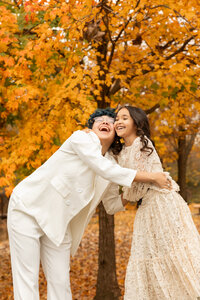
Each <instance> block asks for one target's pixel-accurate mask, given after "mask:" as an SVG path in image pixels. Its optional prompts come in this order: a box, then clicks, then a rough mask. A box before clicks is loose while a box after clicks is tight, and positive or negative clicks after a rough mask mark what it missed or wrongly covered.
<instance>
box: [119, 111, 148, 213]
mask: <svg viewBox="0 0 200 300" xmlns="http://www.w3.org/2000/svg"><path fill="white" fill-rule="evenodd" d="M122 108H126V109H127V110H128V112H129V114H130V116H131V118H132V119H133V122H134V124H135V127H136V135H137V136H139V137H140V140H141V142H142V148H141V149H140V151H144V152H147V153H148V155H151V153H152V152H153V148H152V147H150V146H148V140H147V138H148V139H149V140H151V132H150V126H149V120H148V118H147V115H146V113H145V112H144V110H142V109H141V108H138V107H135V106H129V105H128V106H127V105H126V106H122V107H120V108H119V109H118V111H117V113H118V112H119V111H120V110H121V109H122ZM151 142H152V144H153V145H154V142H153V141H152V140H151ZM141 204H142V198H141V199H140V200H139V201H137V208H138V207H139V206H140V205H141Z"/></svg>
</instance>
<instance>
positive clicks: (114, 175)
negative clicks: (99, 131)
mask: <svg viewBox="0 0 200 300" xmlns="http://www.w3.org/2000/svg"><path fill="white" fill-rule="evenodd" d="M70 142H71V146H72V148H73V150H74V152H75V153H76V154H77V155H78V156H79V158H80V159H81V160H83V161H84V162H85V163H86V164H87V165H88V166H89V167H90V168H91V169H92V170H93V171H94V172H95V173H96V174H98V175H100V176H101V177H103V178H105V179H107V180H109V181H111V182H114V183H117V184H119V185H123V186H128V187H131V184H132V182H133V181H136V182H150V183H154V184H157V185H158V186H159V187H161V188H168V180H167V177H166V175H165V174H164V173H161V172H159V173H148V172H137V171H136V170H132V169H127V168H122V167H120V166H119V165H118V164H117V163H116V162H113V161H110V160H109V159H107V158H106V157H104V156H103V155H102V153H101V146H100V141H99V138H98V137H97V135H96V134H95V133H93V132H90V133H89V134H88V133H85V132H83V131H76V132H75V133H74V134H73V135H72V136H71V138H70Z"/></svg>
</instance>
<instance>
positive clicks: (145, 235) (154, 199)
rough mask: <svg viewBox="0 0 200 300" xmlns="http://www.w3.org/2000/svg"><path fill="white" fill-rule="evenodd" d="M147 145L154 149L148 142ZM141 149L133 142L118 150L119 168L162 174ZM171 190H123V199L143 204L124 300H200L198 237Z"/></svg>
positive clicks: (154, 155)
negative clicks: (140, 200) (119, 151)
mask: <svg viewBox="0 0 200 300" xmlns="http://www.w3.org/2000/svg"><path fill="white" fill-rule="evenodd" d="M148 145H150V146H151V147H152V148H153V145H152V143H151V142H150V141H149V144H148ZM141 147H142V143H141V141H140V138H139V137H138V138H136V139H135V141H134V142H133V144H132V145H131V146H129V147H124V148H123V149H122V151H121V153H120V155H119V157H118V162H119V164H120V165H121V166H123V167H128V168H133V169H137V170H140V171H149V172H159V171H162V170H163V169H162V165H161V162H160V159H159V157H158V155H157V153H156V151H155V149H154V151H153V153H152V154H151V155H149V156H148V155H147V153H145V152H141V151H140V149H141ZM168 176H169V174H168ZM169 177H170V176H169ZM170 178H171V177H170ZM172 186H173V188H172V190H171V191H169V190H166V189H160V188H158V187H156V186H153V185H151V184H143V183H133V184H132V187H131V188H123V191H124V198H125V199H127V200H129V201H133V202H136V201H138V200H139V199H140V198H143V200H142V204H141V205H140V206H139V208H138V210H137V213H136V216H135V221H134V230H133V239H132V246H131V254H130V258H129V262H128V266H127V271H126V279H125V295H124V299H125V300H167V299H170V300H193V299H194V300H196V299H200V298H198V297H200V235H199V233H198V231H197V229H196V227H195V225H194V223H193V220H192V217H191V213H190V210H189V208H188V206H187V204H186V202H185V201H184V200H183V198H182V197H181V196H180V195H179V194H178V190H179V187H178V185H177V184H176V183H175V181H173V180H172Z"/></svg>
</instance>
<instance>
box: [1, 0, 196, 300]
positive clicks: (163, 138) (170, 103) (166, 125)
mask: <svg viewBox="0 0 200 300" xmlns="http://www.w3.org/2000/svg"><path fill="white" fill-rule="evenodd" d="M199 12H200V4H199V3H198V1H195V0H193V1H186V0H185V1H184V0H183V1H174V0H171V1H169V0H168V1H162V0H160V1H149V0H148V1H147V0H143V1H140V0H137V1H132V0H125V1H119V0H117V1H112V0H110V1H106V0H103V1H94V0H84V1H81V0H80V1H79V0H77V1H75V0H71V1H64V0H60V1H56V0H49V1H48V2H47V1H43V0H40V1H39V0H34V1H17V0H15V1H12V0H7V1H0V24H1V28H0V40H1V44H0V87H1V92H0V118H1V119H0V124H1V129H0V130H1V140H0V150H1V161H0V175H1V177H0V186H1V187H2V188H5V192H6V194H7V196H8V195H9V194H10V193H11V191H12V189H13V187H14V186H15V185H16V184H17V183H18V182H19V181H20V180H21V179H22V178H24V177H25V176H27V175H29V174H30V173H31V172H32V171H33V170H34V169H35V168H37V167H39V166H40V165H41V164H42V163H43V162H44V161H45V160H46V159H47V158H48V157H49V156H50V155H51V154H52V153H53V152H55V150H56V149H57V148H58V147H59V146H60V145H61V144H62V142H63V141H64V140H65V139H66V138H68V137H69V136H70V135H71V133H72V132H73V131H74V130H77V129H81V128H83V127H84V125H85V123H86V120H87V118H88V116H89V114H90V113H91V112H93V110H94V109H96V108H97V107H99V108H105V107H108V106H111V107H117V105H118V104H119V103H120V104H121V105H123V104H124V103H130V104H131V105H135V106H139V107H141V108H143V109H144V110H146V112H147V113H148V115H149V118H150V122H151V124H152V133H153V138H154V140H155V143H156V147H157V149H158V151H159V154H160V156H161V158H162V160H163V163H164V166H165V167H166V168H170V167H172V166H173V163H174V162H177V171H175V172H174V171H173V170H174V169H172V172H174V175H175V176H176V179H177V181H178V183H179V184H180V188H181V191H180V192H181V194H182V195H183V196H184V198H185V199H186V200H187V184H186V182H187V174H191V169H190V168H189V172H188V173H187V163H188V158H189V155H190V153H191V151H192V153H193V157H196V156H197V155H198V151H199V143H197V142H195V141H197V139H196V137H197V135H198V132H199V125H200V121H199V120H200V117H199V113H200V101H199V97H200V89H199V42H200V41H199V38H200V32H199V27H200V18H199V14H200V13H199ZM190 157H192V156H190ZM195 166H196V165H195ZM192 171H193V172H192V174H193V176H192V178H195V176H196V175H198V170H197V169H196V168H195V169H194V170H192ZM188 178H190V177H188ZM193 180H194V179H193ZM193 182H194V181H193ZM192 184H193V183H192ZM195 184H196V183H195ZM197 184H198V183H197ZM99 216H100V218H99V223H100V226H99V228H100V234H99V271H98V280H97V292H96V297H95V299H96V300H97V299H104V300H106V299H109V300H110V299H118V298H119V295H120V290H119V287H118V283H117V278H116V270H115V244H114V217H112V216H108V215H107V214H106V213H105V211H104V209H103V206H102V205H101V206H100V207H99Z"/></svg>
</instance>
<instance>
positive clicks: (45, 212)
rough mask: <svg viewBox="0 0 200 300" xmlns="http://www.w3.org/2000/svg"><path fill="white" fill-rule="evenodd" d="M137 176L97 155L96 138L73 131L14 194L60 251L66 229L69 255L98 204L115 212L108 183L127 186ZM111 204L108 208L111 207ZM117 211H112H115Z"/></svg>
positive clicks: (16, 207)
mask: <svg viewBox="0 0 200 300" xmlns="http://www.w3.org/2000/svg"><path fill="white" fill-rule="evenodd" d="M135 175H136V171H134V170H132V169H126V168H122V167H120V166H119V165H118V164H117V163H116V162H115V161H111V160H109V159H108V158H106V157H103V156H102V154H101V144H100V140H99V138H98V136H97V135H96V134H95V133H94V132H90V133H85V132H83V131H80V130H78V131H75V132H74V133H73V134H72V135H71V136H70V137H69V138H68V139H67V140H66V141H65V142H64V143H63V144H62V146H61V147H60V148H59V149H58V150H57V151H56V152H55V153H54V154H53V155H52V156H51V157H50V158H49V159H48V160H47V161H46V162H45V163H44V164H43V165H42V166H41V167H39V168H38V169H37V170H36V171H34V172H33V173H32V174H31V175H30V176H28V177H27V178H25V179H24V180H23V181H21V182H20V183H19V184H18V185H17V186H16V187H15V188H14V190H13V193H14V194H15V196H16V197H17V198H18V199H19V200H18V203H17V204H16V206H15V209H16V210H17V209H20V210H21V205H20V203H23V206H24V207H25V208H26V211H27V212H28V213H29V214H30V215H31V216H33V217H34V218H35V219H36V220H37V222H38V224H39V225H40V227H41V228H42V230H43V231H44V232H45V234H46V235H47V236H48V237H49V238H50V239H51V240H52V241H53V242H54V243H55V244H56V245H60V244H61V243H62V240H63V238H64V235H65V232H66V230H67V226H68V224H69V223H70V227H71V233H72V249H71V253H72V255H74V254H75V252H76V250H77V248H78V245H79V243H80V240H81V238H82V235H83V232H84V229H85V227H86V225H87V224H88V222H89V220H90V218H91V216H92V214H93V212H94V211H95V208H96V206H97V205H98V203H99V202H100V201H101V200H103V199H104V204H105V206H106V203H108V205H107V210H108V212H109V206H110V205H111V206H113V204H111V203H113V201H112V200H113V196H112V194H111V192H112V189H113V193H115V195H114V196H115V197H116V196H117V198H116V207H113V208H111V209H110V213H113V212H114V211H116V210H117V209H118V208H117V206H118V207H119V196H118V195H116V192H114V188H112V186H111V187H110V189H111V191H110V192H109V193H108V194H107V195H106V193H105V191H106V190H108V185H109V182H110V181H111V182H113V183H116V184H120V185H123V186H129V187H130V186H131V183H132V181H133V179H134V177H135ZM109 202H110V204H109ZM114 206H115V205H114Z"/></svg>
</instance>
